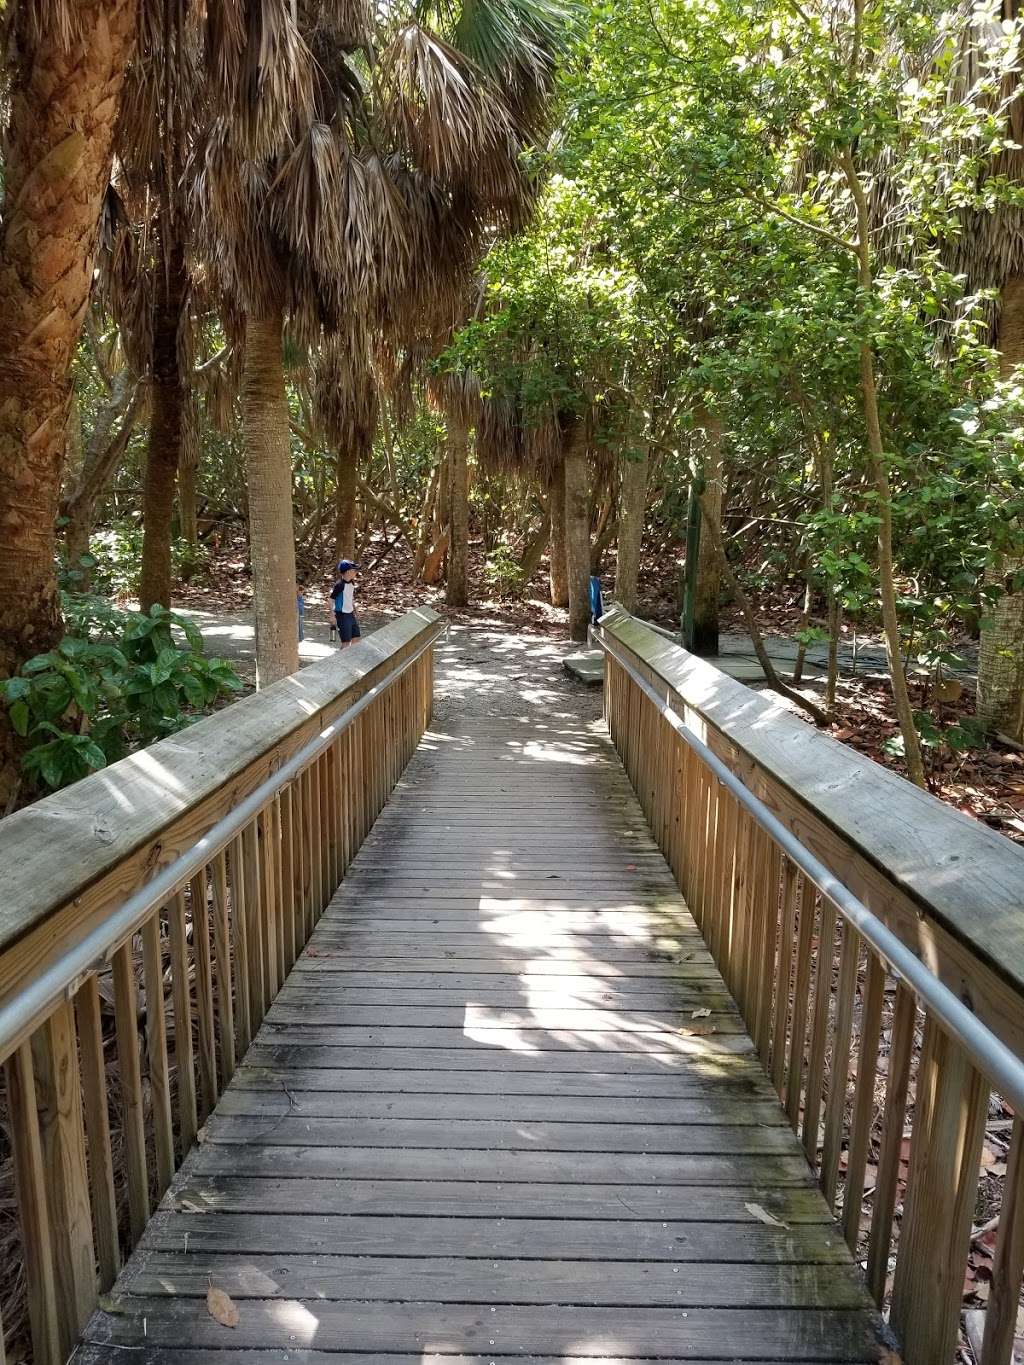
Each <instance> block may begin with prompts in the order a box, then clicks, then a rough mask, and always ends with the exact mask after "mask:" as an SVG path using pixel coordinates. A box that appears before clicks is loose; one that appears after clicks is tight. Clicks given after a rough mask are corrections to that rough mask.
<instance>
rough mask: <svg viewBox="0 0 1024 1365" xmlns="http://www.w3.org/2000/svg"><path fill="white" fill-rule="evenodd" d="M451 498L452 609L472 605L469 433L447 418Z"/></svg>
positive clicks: (449, 598) (449, 589)
mask: <svg viewBox="0 0 1024 1365" xmlns="http://www.w3.org/2000/svg"><path fill="white" fill-rule="evenodd" d="M447 427H448V498H449V507H450V509H451V510H450V516H449V529H450V531H451V540H450V542H449V545H448V582H447V586H446V590H445V601H446V602H447V603H448V605H449V606H450V607H465V606H467V605H468V603H469V432H468V431H467V430H466V426H465V424H464V422H463V421H462V419H461V418H460V417H457V416H453V415H452V414H449V415H448V420H447Z"/></svg>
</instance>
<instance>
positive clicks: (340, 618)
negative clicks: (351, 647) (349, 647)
mask: <svg viewBox="0 0 1024 1365" xmlns="http://www.w3.org/2000/svg"><path fill="white" fill-rule="evenodd" d="M334 619H335V620H336V621H337V623H338V637H339V639H340V640H341V641H342V642H343V643H344V644H348V642H349V640H358V639H359V622H358V621H357V620H356V614H355V612H354V611H336V612H335V613H334Z"/></svg>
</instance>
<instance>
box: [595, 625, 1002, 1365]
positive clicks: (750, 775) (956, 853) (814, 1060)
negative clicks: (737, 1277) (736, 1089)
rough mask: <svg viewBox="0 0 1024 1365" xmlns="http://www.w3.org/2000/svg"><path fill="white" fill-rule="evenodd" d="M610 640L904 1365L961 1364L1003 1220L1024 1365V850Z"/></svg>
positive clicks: (738, 972)
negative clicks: (967, 1313)
mask: <svg viewBox="0 0 1024 1365" xmlns="http://www.w3.org/2000/svg"><path fill="white" fill-rule="evenodd" d="M594 633H595V638H596V639H597V641H598V643H600V644H601V645H602V646H603V648H604V649H605V660H606V664H605V707H606V717H607V721H608V724H609V727H610V731H611V736H612V740H613V742H614V744H615V746H616V748H617V750H618V752H619V754H620V755H621V757H622V760H623V763H624V765H625V767H626V770H627V772H628V773H629V776H630V779H631V781H632V783H633V786H634V787H635V789H636V792H637V794H638V796H639V798H640V801H641V803H642V805H643V808H644V811H645V813H646V816H647V819H648V821H649V822H650V825H651V828H652V830H653V832H654V835H655V837H656V838H657V840H658V842H659V844H660V846H661V848H662V850H663V852H664V853H665V856H666V858H667V859H668V861H669V863H670V864H671V867H672V869H673V872H674V874H675V876H676V878H677V880H678V882H679V885H680V888H681V889H682V891H683V893H684V895H685V896H686V899H687V901H688V903H689V906H690V909H691V911H692V913H693V915H694V918H695V919H696V921H697V923H698V925H699V926H700V928H701V931H702V933H703V935H704V938H705V940H706V942H707V944H708V947H709V949H710V950H711V952H712V953H713V955H714V957H715V960H716V962H717V963H718V966H719V968H720V970H721V972H722V975H723V976H724V978H725V981H726V984H727V985H728V987H729V990H730V991H731V992H732V994H733V996H734V997H735V999H736V1002H737V1004H738V1006H739V1009H740V1012H741V1013H742V1015H743V1018H744V1020H745V1022H746V1024H747V1027H748V1028H749V1030H750V1033H751V1036H752V1037H753V1040H754V1043H755V1046H756V1048H757V1051H758V1053H759V1055H760V1058H761V1061H762V1063H763V1065H764V1067H765V1069H766V1071H767V1073H768V1075H769V1076H770V1078H771V1080H772V1083H773V1085H774V1086H775V1088H776V1090H777V1092H778V1095H779V1099H780V1102H781V1103H782V1104H783V1105H784V1107H785V1111H786V1113H787V1115H788V1117H789V1121H790V1123H791V1125H792V1127H793V1129H794V1131H795V1132H796V1133H797V1134H798V1135H799V1137H800V1138H801V1140H802V1143H803V1146H804V1150H805V1152H806V1154H807V1158H808V1161H809V1162H810V1163H811V1165H812V1167H813V1168H814V1170H815V1172H816V1174H817V1176H818V1179H819V1182H820V1186H821V1189H822V1191H823V1192H824V1195H825V1197H826V1199H827V1200H828V1202H829V1205H830V1206H831V1207H832V1209H833V1210H834V1211H835V1212H836V1214H837V1216H838V1217H839V1218H840V1220H841V1225H842V1230H843V1233H844V1236H845V1238H846V1241H847V1242H848V1243H849V1246H850V1248H851V1250H852V1251H853V1253H854V1255H855V1256H856V1257H857V1259H858V1260H859V1262H860V1264H861V1266H862V1267H863V1269H864V1271H865V1274H866V1278H867V1284H868V1287H869V1289H870V1291H871V1294H872V1295H873V1297H874V1298H875V1300H876V1302H877V1304H878V1306H879V1308H881V1309H883V1310H885V1311H886V1312H887V1313H888V1315H889V1321H890V1324H891V1327H892V1329H893V1331H894V1333H895V1337H896V1339H897V1341H898V1343H899V1347H900V1349H901V1351H902V1354H903V1359H904V1360H905V1361H906V1362H907V1365H946V1362H950V1361H952V1360H953V1359H954V1356H955V1352H956V1347H957V1337H958V1329H959V1327H960V1324H961V1302H962V1296H963V1288H964V1279H965V1269H966V1268H967V1266H968V1263H969V1257H970V1253H971V1249H972V1243H973V1245H974V1247H975V1250H976V1251H977V1250H978V1248H979V1247H980V1246H987V1245H988V1243H987V1242H986V1241H983V1240H982V1241H979V1238H981V1239H985V1238H987V1239H991V1236H992V1232H993V1228H994V1226H995V1219H996V1216H998V1231H997V1233H996V1234H995V1243H994V1249H992V1250H991V1255H990V1258H989V1256H988V1255H986V1256H985V1257H984V1262H985V1264H984V1271H985V1274H986V1276H987V1278H985V1279H984V1280H983V1281H982V1283H983V1284H984V1285H985V1286H987V1306H986V1309H985V1313H984V1320H983V1329H982V1332H977V1331H976V1332H974V1333H973V1334H972V1336H973V1338H974V1339H973V1342H972V1345H973V1346H974V1347H975V1349H976V1354H977V1355H978V1356H979V1357H980V1361H981V1365H1006V1362H1009V1361H1010V1359H1011V1352H1012V1346H1013V1337H1014V1331H1015V1326H1016V1322H1017V1311H1018V1303H1019V1300H1020V1294H1021V1278H1022V1272H1024V1125H1022V1122H1021V1117H1020V1113H1021V1111H1020V1105H1021V1103H1022V1101H1021V1099H1020V1094H1021V1092H1022V1090H1024V1084H1022V1081H1021V1077H1022V1075H1024V1071H1022V1068H1021V1063H1020V1059H1021V1057H1022V1056H1024V852H1022V851H1021V850H1020V849H1018V848H1016V847H1015V846H1014V845H1013V844H1011V843H1010V842H1009V841H1008V840H1006V839H1004V838H1003V837H1002V836H1000V835H998V834H995V833H993V832H992V831H990V830H988V829H986V828H985V827H984V826H982V825H981V824H979V823H977V822H975V821H973V820H971V819H969V818H968V817H966V816H963V815H961V814H960V813H959V812H957V811H954V810H952V809H951V808H950V807H948V806H946V805H944V804H942V803H941V802H940V801H938V800H936V799H934V798H933V797H931V796H929V795H928V794H927V793H924V792H921V791H919V790H918V789H917V788H915V787H913V786H911V785H910V784H909V783H907V782H905V781H903V780H902V779H901V778H899V777H897V776H895V775H894V774H892V773H889V772H887V771H886V770H885V769H883V768H881V767H880V766H878V765H877V764H875V763H872V762H871V761H870V760H869V759H866V758H863V757H861V756H860V755H858V754H856V753H855V752H853V751H852V750H850V749H848V748H846V747H845V746H844V745H841V744H839V743H838V742H837V741H835V740H832V739H831V738H829V737H827V736H825V735H822V734H821V733H819V732H817V731H815V730H814V729H813V728H812V727H811V726H809V725H808V724H806V723H805V722H804V721H802V720H800V719H797V718H796V717H795V716H793V715H791V714H790V713H789V712H787V711H786V710H785V709H784V708H782V707H781V706H780V705H779V704H778V703H777V702H776V701H775V700H773V699H772V698H771V697H769V696H766V695H762V694H759V693H755V692H753V691H751V690H750V689H748V688H746V687H743V686H741V685H740V684H738V683H736V682H733V681H732V680H731V679H730V678H728V677H726V676H725V675H724V674H722V673H720V672H719V671H718V670H717V669H715V668H713V667H712V666H711V665H710V664H708V663H706V662H704V661H702V660H700V659H697V658H695V657H694V656H692V655H690V654H688V653H687V652H686V651H685V650H683V649H680V648H679V647H678V646H676V645H675V644H673V643H670V642H668V641H666V640H665V638H664V637H663V636H661V635H659V634H657V633H655V632H654V631H652V630H650V629H648V628H647V627H645V626H644V625H643V624H642V623H641V622H639V621H637V620H635V619H634V618H631V617H629V616H627V615H626V614H624V613H622V612H618V611H616V612H613V613H611V614H609V615H608V616H606V617H604V618H603V619H602V621H601V623H600V624H599V625H598V626H597V627H596V628H595V632H594ZM737 778H738V779H739V780H740V783H741V784H742V785H740V783H737V782H736V779H737ZM751 798H753V799H751ZM908 949H909V950H910V951H909V952H908V951H907V950H908ZM901 964H902V966H901ZM965 1007H966V1008H965ZM1000 1082H1001V1084H1000ZM1011 1089H1012V1091H1013V1092H1015V1093H1016V1105H1008V1104H1006V1103H1005V1101H1006V1099H1007V1096H1008V1094H1009V1093H1010V1092H1011ZM987 1126H988V1130H989V1137H988V1139H986V1127H987ZM993 1133H995V1134H997V1135H1002V1137H999V1136H996V1137H993V1136H992V1134H993ZM908 1139H909V1141H908ZM994 1141H998V1142H999V1144H1000V1147H999V1150H998V1151H997V1152H993V1151H992V1149H991V1144H992V1143H993V1142H994ZM983 1159H984V1162H985V1165H986V1174H985V1177H984V1185H983V1186H980V1182H979V1177H980V1173H981V1170H982V1165H983ZM993 1167H998V1168H1000V1170H999V1175H998V1176H995V1175H994V1174H990V1173H989V1172H990V1171H992V1168H993ZM980 1193H983V1194H984V1200H983V1201H981V1202H979V1198H980ZM999 1195H1001V1207H999V1206H998V1205H997V1207H996V1212H995V1213H993V1209H992V1206H991V1201H994V1200H995V1199H996V1198H997V1197H998V1196H999ZM976 1321H977V1319H975V1320H974V1321H972V1322H971V1324H970V1325H971V1326H974V1325H975V1323H976ZM979 1337H980V1340H979Z"/></svg>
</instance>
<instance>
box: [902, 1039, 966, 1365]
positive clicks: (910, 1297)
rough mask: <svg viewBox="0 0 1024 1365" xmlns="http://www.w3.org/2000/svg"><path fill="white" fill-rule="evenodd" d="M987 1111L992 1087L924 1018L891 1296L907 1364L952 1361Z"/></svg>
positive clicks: (959, 1048)
mask: <svg viewBox="0 0 1024 1365" xmlns="http://www.w3.org/2000/svg"><path fill="white" fill-rule="evenodd" d="M987 1113H988V1084H987V1082H986V1081H985V1080H984V1079H983V1078H982V1076H981V1075H980V1074H979V1073H978V1072H977V1071H976V1070H975V1069H974V1067H973V1066H972V1065H971V1063H970V1061H969V1060H968V1058H967V1055H966V1053H965V1052H964V1050H963V1048H962V1047H961V1046H960V1045H959V1044H958V1043H956V1042H954V1041H953V1039H951V1038H950V1037H949V1036H948V1035H947V1034H946V1033H945V1032H943V1030H942V1029H941V1028H940V1027H939V1026H938V1024H936V1023H935V1021H934V1020H933V1019H932V1018H931V1017H930V1016H927V1015H926V1017H925V1027H924V1046H923V1048H922V1050H921V1060H920V1063H919V1067H918V1073H917V1095H916V1103H915V1113H914V1136H913V1138H912V1140H911V1149H910V1172H909V1175H908V1178H907V1196H906V1198H905V1199H904V1201H903V1220H902V1222H901V1224H900V1242H899V1254H898V1257H897V1261H896V1281H895V1284H894V1286H893V1294H892V1324H893V1328H894V1329H895V1331H896V1333H897V1335H898V1336H899V1338H900V1340H901V1341H902V1342H903V1343H904V1360H905V1361H906V1365H925V1362H928V1365H931V1362H937V1361H945V1360H951V1359H952V1357H953V1352H954V1349H955V1346H956V1336H957V1328H958V1325H959V1321H960V1300H961V1294H962V1290H963V1282H964V1266H965V1264H966V1261H967V1253H968V1250H969V1247H970V1237H971V1216H972V1214H973V1212H974V1203H975V1198H976V1196H977V1189H978V1173H979V1169H980V1165H981V1146H982V1141H983V1139H984V1136H985V1119H986V1117H987Z"/></svg>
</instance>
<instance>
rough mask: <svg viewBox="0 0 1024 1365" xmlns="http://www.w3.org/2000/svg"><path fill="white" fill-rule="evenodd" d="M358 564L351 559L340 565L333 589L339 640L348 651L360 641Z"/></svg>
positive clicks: (341, 562)
mask: <svg viewBox="0 0 1024 1365" xmlns="http://www.w3.org/2000/svg"><path fill="white" fill-rule="evenodd" d="M358 568H359V565H358V564H353V562H352V560H351V559H342V560H340V561H339V563H338V581H337V582H336V583H335V585H334V587H333V588H332V589H331V601H332V602H333V603H334V619H335V621H337V623H338V638H339V639H340V640H341V647H342V649H347V648H348V647H349V645H350V644H351V643H352V641H353V640H358V639H359V622H358V621H357V620H356V570H357V569H358Z"/></svg>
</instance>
